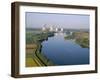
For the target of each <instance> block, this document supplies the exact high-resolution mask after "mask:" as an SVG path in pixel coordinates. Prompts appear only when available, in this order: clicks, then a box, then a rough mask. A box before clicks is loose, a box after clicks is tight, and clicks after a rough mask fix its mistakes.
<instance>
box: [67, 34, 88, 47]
mask: <svg viewBox="0 0 100 80" xmlns="http://www.w3.org/2000/svg"><path fill="white" fill-rule="evenodd" d="M65 39H69V40H70V39H74V40H75V42H76V43H77V44H79V45H80V46H81V47H83V48H89V33H88V32H73V34H72V35H67V36H65Z"/></svg>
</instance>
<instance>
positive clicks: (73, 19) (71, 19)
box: [25, 12, 90, 29]
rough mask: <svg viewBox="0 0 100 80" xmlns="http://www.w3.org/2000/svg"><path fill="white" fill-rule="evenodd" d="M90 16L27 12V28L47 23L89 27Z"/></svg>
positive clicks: (58, 25)
mask: <svg viewBox="0 0 100 80" xmlns="http://www.w3.org/2000/svg"><path fill="white" fill-rule="evenodd" d="M89 18H90V16H89V15H82V14H81V15H77V14H60V13H56V14H55V13H37V12H26V13H25V21H26V28H42V27H43V26H44V25H45V24H46V25H53V26H54V27H55V26H57V27H58V28H61V27H62V28H66V29H89ZM46 27H48V26H46Z"/></svg>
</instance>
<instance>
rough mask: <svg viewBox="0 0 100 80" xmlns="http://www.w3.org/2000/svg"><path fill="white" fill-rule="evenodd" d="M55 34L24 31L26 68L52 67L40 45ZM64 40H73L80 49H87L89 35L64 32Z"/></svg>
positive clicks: (83, 32) (82, 32)
mask: <svg viewBox="0 0 100 80" xmlns="http://www.w3.org/2000/svg"><path fill="white" fill-rule="evenodd" d="M54 33H55V32H53V31H52V32H50V31H41V30H27V29H26V67H39V66H42V67H43V66H54V65H56V64H54V63H53V62H52V61H51V60H49V59H48V58H47V57H46V56H45V55H44V54H43V53H42V51H41V49H42V45H41V43H42V42H43V41H45V40H48V37H53V36H54ZM64 39H65V40H73V41H75V43H77V44H79V45H80V46H81V47H82V48H89V33H88V32H87V31H75V32H72V33H70V31H69V32H68V31H67V32H66V35H65V37H64Z"/></svg>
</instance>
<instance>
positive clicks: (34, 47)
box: [26, 31, 55, 67]
mask: <svg viewBox="0 0 100 80" xmlns="http://www.w3.org/2000/svg"><path fill="white" fill-rule="evenodd" d="M51 36H54V33H53V32H38V33H36V34H34V32H30V31H29V32H28V31H27V32H26V67H36V66H53V65H55V64H54V63H53V62H52V61H50V60H49V59H48V58H47V57H46V56H45V55H44V54H43V53H42V52H41V48H42V45H41V43H42V41H44V40H47V39H48V37H51Z"/></svg>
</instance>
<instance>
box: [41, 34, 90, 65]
mask: <svg viewBox="0 0 100 80" xmlns="http://www.w3.org/2000/svg"><path fill="white" fill-rule="evenodd" d="M64 36H65V34H64V33H55V35H54V36H53V37H49V38H48V40H45V41H43V42H42V53H43V55H45V56H46V57H47V58H48V59H50V60H51V61H52V62H53V63H54V64H56V65H82V64H89V48H82V47H81V46H80V45H78V44H77V43H75V42H74V41H72V40H65V39H64Z"/></svg>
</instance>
